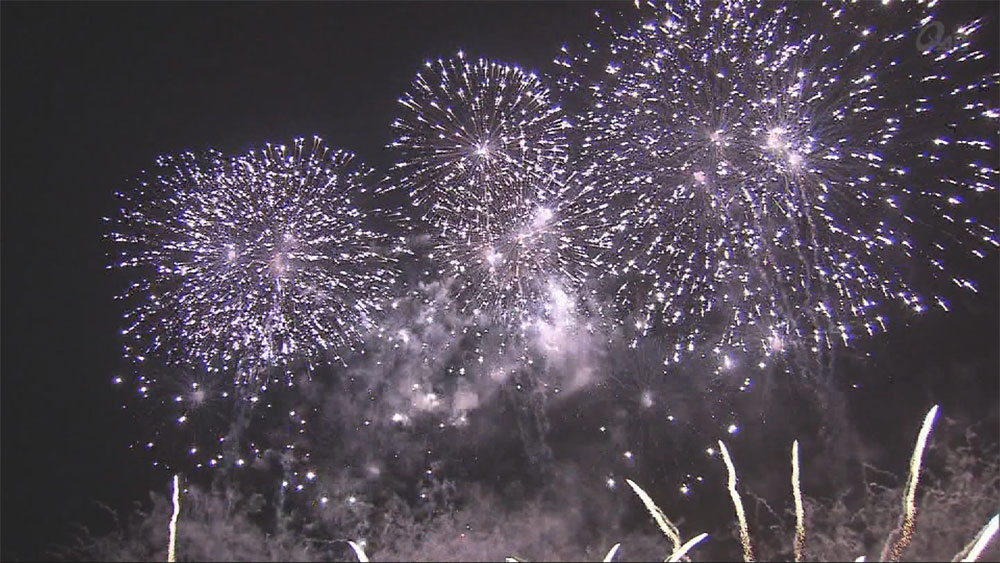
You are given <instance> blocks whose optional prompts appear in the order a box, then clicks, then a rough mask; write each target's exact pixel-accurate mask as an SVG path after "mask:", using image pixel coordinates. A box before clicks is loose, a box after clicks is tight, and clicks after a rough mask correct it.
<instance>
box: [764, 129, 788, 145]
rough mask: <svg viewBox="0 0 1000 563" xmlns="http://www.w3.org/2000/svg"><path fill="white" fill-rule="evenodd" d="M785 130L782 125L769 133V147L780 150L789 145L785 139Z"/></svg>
mask: <svg viewBox="0 0 1000 563" xmlns="http://www.w3.org/2000/svg"><path fill="white" fill-rule="evenodd" d="M784 135H785V130H784V129H782V128H781V127H775V128H774V129H771V130H770V131H769V132H768V133H767V148H769V149H772V150H780V149H783V148H785V147H787V146H788V143H787V142H786V141H785V139H784Z"/></svg>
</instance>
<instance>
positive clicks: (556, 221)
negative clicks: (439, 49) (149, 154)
mask: <svg viewBox="0 0 1000 563" xmlns="http://www.w3.org/2000/svg"><path fill="white" fill-rule="evenodd" d="M427 69H428V71H427V75H425V74H424V73H420V74H418V75H417V78H416V79H415V81H414V83H413V86H412V89H411V91H410V92H409V93H408V94H406V96H404V97H403V98H402V99H401V100H400V102H401V104H402V106H403V107H404V112H403V113H404V115H403V116H402V117H401V118H399V119H397V120H396V121H395V122H394V123H393V129H394V131H395V132H396V133H397V135H398V137H397V139H396V141H395V142H393V143H392V145H391V146H392V147H394V148H395V149H396V150H398V151H399V152H400V153H401V156H402V159H401V161H400V162H399V163H398V164H397V165H396V167H395V171H396V174H397V184H398V185H400V186H403V187H406V188H408V189H409V193H410V197H411V201H412V203H413V205H414V206H417V207H419V208H420V210H421V214H422V217H423V220H425V221H426V222H427V223H428V224H429V225H430V226H431V228H432V229H433V231H434V242H433V250H432V253H431V257H432V258H434V259H436V262H437V263H438V264H439V273H440V274H442V275H443V276H444V277H445V278H447V279H452V280H454V282H455V286H456V294H457V298H458V300H459V302H460V306H461V308H462V309H463V310H464V311H466V312H469V313H472V314H473V315H476V316H479V315H484V316H486V317H487V318H490V319H493V320H497V319H503V320H505V321H513V324H514V326H517V325H518V324H524V323H528V324H530V323H531V319H534V318H538V317H539V316H543V315H545V314H546V309H547V308H552V307H558V306H560V304H561V303H562V302H563V301H566V300H567V299H568V300H570V301H575V299H577V297H578V295H577V294H576V292H577V290H580V289H581V288H583V287H584V286H586V285H587V282H588V281H589V280H590V279H592V278H593V277H596V270H597V269H598V268H600V267H601V264H602V262H601V253H602V251H603V250H605V249H606V248H607V247H608V243H609V240H610V239H609V238H608V236H607V235H608V230H607V228H606V226H605V223H606V220H605V219H604V214H605V213H606V211H607V205H606V204H605V203H603V202H602V201H601V200H600V198H599V197H598V195H599V192H598V191H596V190H594V187H593V186H592V185H591V184H588V183H586V182H584V181H581V180H580V177H579V176H575V175H572V174H568V173H567V171H566V170H565V164H566V137H565V129H567V128H568V127H569V126H568V124H567V122H566V120H565V119H564V117H563V114H562V111H561V109H560V108H559V107H558V106H557V105H555V104H554V103H553V101H552V100H551V96H550V94H549V90H548V89H547V88H546V87H545V86H544V85H543V84H542V82H541V81H540V80H539V79H538V78H537V77H536V76H535V75H533V74H529V73H526V72H524V71H523V70H521V69H519V68H517V67H512V66H508V65H501V64H499V63H496V62H492V61H487V60H483V59H480V60H479V61H478V62H476V63H470V62H467V61H466V60H465V58H464V55H463V54H462V53H459V56H458V58H456V59H451V60H448V61H443V60H439V61H437V63H436V64H435V63H430V62H428V63H427Z"/></svg>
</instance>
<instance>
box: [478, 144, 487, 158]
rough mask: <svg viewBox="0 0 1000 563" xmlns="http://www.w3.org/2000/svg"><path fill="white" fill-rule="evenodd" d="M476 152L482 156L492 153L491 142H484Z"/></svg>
mask: <svg viewBox="0 0 1000 563" xmlns="http://www.w3.org/2000/svg"><path fill="white" fill-rule="evenodd" d="M476 154H477V155H479V156H482V157H486V156H489V155H490V145H489V143H483V144H481V145H479V146H478V147H476Z"/></svg>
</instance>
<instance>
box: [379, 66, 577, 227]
mask: <svg viewBox="0 0 1000 563" xmlns="http://www.w3.org/2000/svg"><path fill="white" fill-rule="evenodd" d="M425 67H426V68H425V70H423V71H421V72H419V73H417V76H416V78H415V79H414V81H413V84H412V87H411V90H410V91H409V92H407V93H406V94H405V95H404V96H403V97H402V98H400V100H399V102H400V104H401V105H402V107H403V115H402V116H401V117H399V118H398V119H396V120H395V121H393V123H392V129H393V132H394V133H395V134H396V136H397V137H396V140H395V141H393V142H392V143H391V144H390V145H389V146H390V147H391V148H393V149H395V150H396V151H397V152H398V154H399V157H400V158H399V161H398V163H397V164H396V165H395V167H394V173H395V175H396V178H397V179H398V185H399V186H400V187H404V188H406V189H407V190H408V191H409V192H410V195H411V197H412V198H413V203H414V205H419V206H424V207H425V208H424V212H425V213H431V214H433V213H434V211H435V209H436V208H437V205H439V204H440V203H442V202H449V201H451V202H453V205H457V206H459V207H463V208H464V207H466V206H469V207H473V208H475V207H477V206H478V205H480V204H482V203H484V202H483V201H481V196H482V194H481V193H479V192H476V191H467V190H466V189H465V188H466V186H468V185H469V183H470V182H472V183H473V185H474V183H475V182H477V181H479V180H482V179H484V178H487V177H490V176H495V175H501V176H503V175H505V174H508V173H509V172H510V170H511V168H514V169H523V170H526V171H530V172H536V173H539V174H541V175H543V176H545V175H549V174H551V173H552V172H553V171H554V170H555V169H557V168H560V167H562V166H563V165H564V164H565V162H566V150H567V147H566V136H565V133H564V131H563V130H564V129H566V128H567V127H569V124H568V123H567V122H566V120H565V118H564V117H563V115H562V111H561V109H560V108H559V107H558V106H557V105H555V104H554V103H553V101H552V96H551V94H550V92H549V90H548V88H546V87H545V86H544V84H543V83H542V82H541V80H540V79H539V78H538V77H537V76H535V75H534V74H532V73H528V72H525V71H524V70H522V69H520V68H518V67H516V66H511V65H504V64H500V63H497V62H493V61H489V60H485V59H479V60H478V61H476V62H469V61H467V60H466V59H465V55H464V53H462V52H461V51H459V52H458V54H457V57H455V58H452V59H447V60H443V59H438V60H437V61H436V62H431V61H427V62H426V63H425ZM487 195H488V194H487Z"/></svg>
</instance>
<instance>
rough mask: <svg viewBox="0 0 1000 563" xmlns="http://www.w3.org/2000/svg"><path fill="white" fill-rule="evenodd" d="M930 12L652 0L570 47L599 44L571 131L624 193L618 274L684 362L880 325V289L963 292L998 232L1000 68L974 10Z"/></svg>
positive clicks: (640, 317) (593, 169) (908, 300)
mask: <svg viewBox="0 0 1000 563" xmlns="http://www.w3.org/2000/svg"><path fill="white" fill-rule="evenodd" d="M937 12H938V9H937V8H935V7H934V6H933V5H932V6H918V5H910V4H902V5H900V3H890V4H889V5H873V4H869V3H860V4H857V5H851V6H842V5H840V4H819V3H806V4H794V5H765V4H763V3H759V2H733V3H722V4H716V3H701V2H683V1H681V2H673V3H667V4H665V5H662V6H660V5H657V6H653V5H652V4H650V5H646V6H643V7H642V8H641V9H640V10H639V11H638V12H637V13H636V17H637V19H640V20H641V24H639V25H632V26H630V27H629V28H627V29H625V30H624V31H621V32H617V33H614V34H613V39H612V40H611V45H610V48H609V49H608V53H606V54H605V56H604V58H601V57H596V56H592V55H590V54H588V56H587V57H578V61H589V63H587V64H589V65H590V66H591V67H593V65H594V64H595V61H597V60H601V61H602V62H601V64H602V65H605V62H606V66H603V67H602V69H601V70H602V73H601V74H602V76H601V78H600V79H599V80H595V81H592V82H591V85H590V88H589V95H590V96H591V100H590V102H591V103H590V104H589V106H590V109H589V110H588V111H586V112H585V116H584V118H583V119H582V120H581V121H582V123H581V126H580V129H581V132H580V137H581V140H582V141H581V146H582V153H583V159H584V162H585V163H586V165H585V166H586V174H587V175H589V176H591V177H593V178H596V181H597V182H598V184H599V185H600V186H601V187H602V189H604V190H606V191H608V192H610V193H613V194H614V196H615V197H619V198H622V200H623V201H626V202H628V203H627V206H626V207H627V208H628V209H629V210H630V211H629V212H628V213H625V214H623V216H622V221H621V223H620V224H619V227H620V232H621V238H620V239H619V240H617V241H616V248H617V249H618V250H619V259H618V260H617V261H614V262H612V265H613V266H615V267H614V268H613V269H612V270H610V271H609V273H611V274H612V275H613V276H614V278H615V279H616V280H618V281H617V283H616V292H617V293H616V295H617V298H618V299H617V300H618V302H619V304H620V305H622V307H623V309H624V310H626V311H627V312H628V313H629V314H631V315H633V316H634V319H635V326H636V328H637V329H638V331H639V332H640V333H642V334H645V333H647V332H649V331H650V330H660V331H663V332H665V333H667V334H669V335H671V336H672V337H676V338H675V340H674V347H675V354H674V355H673V358H674V359H675V360H676V359H678V358H679V357H680V356H681V355H682V354H684V353H685V352H686V351H694V350H695V349H697V348H698V347H699V346H701V345H704V344H706V343H708V344H709V345H710V346H712V347H714V348H715V351H716V353H719V352H720V350H721V351H724V350H725V349H727V348H738V349H742V350H747V351H749V350H753V351H754V352H756V353H763V354H765V355H772V354H774V353H777V352H782V351H784V350H785V349H787V348H788V347H790V346H793V345H796V346H799V345H801V346H804V347H806V348H809V349H811V350H812V351H813V352H816V351H818V350H824V349H831V348H832V347H833V346H835V345H837V344H838V343H841V342H842V343H845V344H846V343H847V342H849V340H850V339H851V338H852V335H853V333H854V332H856V331H860V332H863V333H865V334H874V333H875V332H877V331H881V330H883V329H884V328H885V318H884V315H885V313H886V308H885V307H884V305H886V304H888V303H890V302H902V303H903V304H905V305H906V306H907V307H909V308H910V309H911V310H913V311H915V312H917V313H920V312H923V311H924V310H925V309H926V308H927V307H928V305H934V306H938V307H941V308H943V309H945V310H947V309H948V308H949V305H948V300H947V298H946V295H948V292H949V289H948V287H951V288H952V289H954V286H958V287H959V288H962V289H968V290H973V291H975V289H976V286H975V285H974V283H973V282H972V281H971V279H969V277H968V275H967V274H966V273H963V272H967V271H970V270H973V269H975V268H976V267H977V266H975V265H974V262H975V260H976V259H981V258H983V257H985V256H986V255H988V254H992V253H995V249H996V247H997V246H998V243H997V236H996V230H997V227H996V224H995V223H996V216H995V214H993V215H992V216H991V215H990V214H986V216H985V218H980V215H982V210H983V209H995V208H996V199H995V194H996V187H997V178H998V173H997V169H996V167H995V160H996V159H995V151H996V147H997V117H998V115H1000V113H998V110H997V107H996V102H995V101H996V97H997V84H998V80H997V74H996V73H995V71H990V70H989V68H990V65H989V64H986V63H988V61H984V59H988V57H989V56H990V55H988V50H985V51H984V50H980V49H979V47H978V46H977V45H978V44H979V42H980V41H981V40H984V39H988V38H985V37H981V36H982V35H983V33H982V31H981V28H982V27H983V25H984V23H983V22H982V21H980V20H974V21H969V22H966V23H965V24H964V25H961V26H958V27H956V28H955V31H954V34H953V35H952V36H951V37H950V38H949V39H950V40H949V41H947V42H945V41H937V42H930V43H928V42H927V40H926V39H925V38H923V35H926V27H927V26H929V25H931V24H935V25H936V26H940V27H942V28H943V24H941V23H940V21H939V20H941V21H945V20H944V18H942V17H940V16H939V15H938V14H937ZM563 63H564V64H565V61H563ZM583 66H586V65H585V64H584V65H583ZM984 69H986V70H984ZM567 82H568V83H572V81H567ZM956 256H958V258H956ZM965 257H968V258H969V259H971V260H969V259H966V258H965ZM978 267H979V268H982V266H978ZM941 282H944V283H941ZM720 347H721V348H720Z"/></svg>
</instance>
